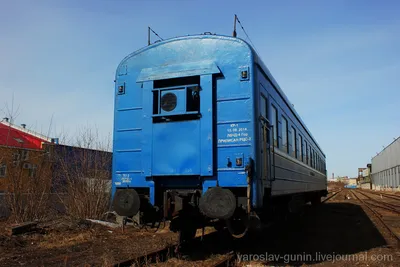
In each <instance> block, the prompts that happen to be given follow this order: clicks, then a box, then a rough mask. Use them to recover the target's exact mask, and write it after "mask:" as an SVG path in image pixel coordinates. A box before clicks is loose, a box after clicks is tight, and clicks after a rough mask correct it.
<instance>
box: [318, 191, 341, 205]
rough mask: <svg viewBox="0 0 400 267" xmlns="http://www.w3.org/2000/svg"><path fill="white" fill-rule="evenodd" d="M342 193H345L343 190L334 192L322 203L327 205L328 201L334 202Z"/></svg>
mask: <svg viewBox="0 0 400 267" xmlns="http://www.w3.org/2000/svg"><path fill="white" fill-rule="evenodd" d="M342 191H343V189H340V190H337V191H332V194H331V195H330V196H329V197H327V198H325V199H324V200H322V203H325V202H327V201H328V200H333V199H334V198H335V197H336V196H337V195H338V194H339V193H340V192H342Z"/></svg>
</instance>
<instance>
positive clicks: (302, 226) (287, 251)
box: [186, 203, 386, 265]
mask: <svg viewBox="0 0 400 267" xmlns="http://www.w3.org/2000/svg"><path fill="white" fill-rule="evenodd" d="M385 245H386V241H385V239H384V238H383V237H382V236H381V234H380V233H379V231H378V230H377V229H376V228H375V226H374V224H373V223H372V222H371V220H370V219H369V218H368V216H367V215H366V214H365V213H364V211H363V210H362V208H361V207H360V206H358V205H354V204H350V203H325V204H323V205H320V206H319V207H317V208H314V207H311V206H306V208H305V212H304V213H303V214H302V215H300V216H297V217H294V218H291V219H290V220H288V221H285V222H280V223H277V224H275V225H274V226H271V227H270V228H267V229H265V230H263V231H261V232H256V233H252V234H250V235H249V236H248V237H246V238H244V239H241V240H234V239H232V238H230V237H228V236H227V235H226V233H221V234H220V236H219V237H218V238H210V239H205V240H204V242H203V244H202V245H201V248H200V247H199V248H196V249H193V250H191V252H188V253H186V254H187V255H186V256H187V257H188V259H189V260H192V261H196V260H202V259H206V258H208V257H210V255H212V254H225V253H227V252H229V251H232V250H234V251H236V252H237V253H238V254H239V255H240V258H241V261H250V260H259V261H267V262H269V263H278V264H287V263H289V264H291V265H293V264H294V265H301V264H316V263H320V262H323V261H326V260H328V259H327V258H326V257H327V255H328V256H329V255H331V256H334V255H339V254H340V255H350V254H355V253H358V252H363V251H367V250H369V249H372V248H376V247H382V246H385ZM323 257H325V258H323Z"/></svg>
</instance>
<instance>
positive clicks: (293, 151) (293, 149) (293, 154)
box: [292, 126, 298, 158]
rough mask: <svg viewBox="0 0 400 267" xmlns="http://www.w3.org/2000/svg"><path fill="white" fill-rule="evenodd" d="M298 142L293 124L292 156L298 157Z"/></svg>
mask: <svg viewBox="0 0 400 267" xmlns="http://www.w3.org/2000/svg"><path fill="white" fill-rule="evenodd" d="M296 149H297V142H296V129H295V128H294V127H293V126H292V156H293V157H294V158H297V153H298V152H297V151H296Z"/></svg>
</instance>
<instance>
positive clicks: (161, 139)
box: [150, 120, 202, 175]
mask: <svg viewBox="0 0 400 267" xmlns="http://www.w3.org/2000/svg"><path fill="white" fill-rule="evenodd" d="M199 135H200V123H199V121H198V120H192V121H185V122H170V123H156V124H153V138H152V139H153V140H152V148H153V149H152V158H150V162H152V175H199V174H200V161H201V159H202V157H201V156H200V155H201V154H200V142H199V141H200V140H199V139H200V138H199Z"/></svg>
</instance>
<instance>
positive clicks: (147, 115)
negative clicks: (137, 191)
mask: <svg viewBox="0 0 400 267" xmlns="http://www.w3.org/2000/svg"><path fill="white" fill-rule="evenodd" d="M152 89H153V81H148V82H145V83H143V119H142V123H143V135H142V143H141V144H142V166H143V175H144V176H151V175H152V169H151V165H152V164H151V163H152V162H151V158H152V151H153V148H152V146H153V144H152V141H153V137H152V136H153V123H152V114H153V105H152V103H153V95H152ZM131 186H135V184H134V183H133V184H132V185H131Z"/></svg>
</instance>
